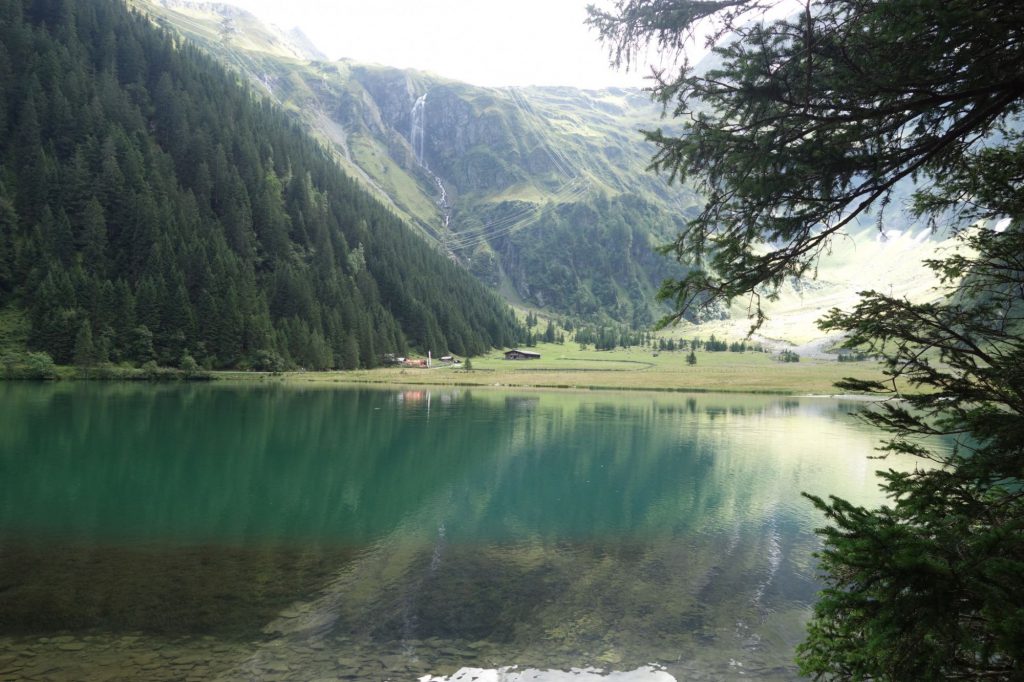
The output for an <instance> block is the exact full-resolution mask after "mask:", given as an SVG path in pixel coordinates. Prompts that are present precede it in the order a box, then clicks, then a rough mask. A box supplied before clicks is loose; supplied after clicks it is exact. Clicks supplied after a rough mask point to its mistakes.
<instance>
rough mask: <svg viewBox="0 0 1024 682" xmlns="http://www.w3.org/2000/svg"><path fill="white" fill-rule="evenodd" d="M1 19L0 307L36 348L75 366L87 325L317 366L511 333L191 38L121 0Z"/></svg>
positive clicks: (151, 350) (217, 358) (500, 339)
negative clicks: (19, 314)
mask: <svg viewBox="0 0 1024 682" xmlns="http://www.w3.org/2000/svg"><path fill="white" fill-rule="evenodd" d="M0 17H3V20H2V21H0V305H2V304H8V303H13V304H14V305H17V306H23V307H25V308H27V309H29V311H30V312H31V321H32V329H31V333H30V344H31V346H32V348H33V349H37V350H41V351H45V352H47V353H49V354H50V355H51V356H52V357H53V359H54V360H55V361H56V362H58V363H68V362H71V361H72V360H73V359H74V355H75V344H76V340H77V339H78V337H79V335H80V334H79V333H80V332H81V331H82V329H83V323H88V325H89V327H90V329H89V331H90V334H91V336H92V342H93V344H94V346H95V347H96V348H95V349H99V347H100V343H101V340H102V343H103V344H106V346H105V349H106V352H107V353H108V354H109V356H110V359H112V360H118V361H123V360H127V361H131V362H133V363H136V364H141V363H145V362H148V361H151V360H156V361H158V362H159V363H160V364H167V365H177V364H179V363H180V362H181V361H182V358H183V357H184V356H185V355H186V352H187V354H188V355H190V356H192V357H193V359H194V360H195V361H196V362H197V363H198V364H201V365H203V366H208V367H214V368H217V367H233V366H244V365H249V366H251V365H253V364H254V363H256V361H257V359H260V361H261V362H262V364H268V359H269V364H270V365H272V366H276V365H277V360H278V359H281V360H283V361H284V362H285V363H287V364H288V365H293V366H305V367H309V368H317V369H325V368H334V367H343V366H363V367H372V366H375V365H377V364H379V363H380V358H381V356H382V355H383V353H386V352H405V351H406V350H407V349H408V348H409V347H410V346H411V347H415V348H420V349H423V350H427V349H430V350H434V352H436V353H441V352H445V351H448V350H452V351H456V352H460V353H461V352H475V353H481V352H483V351H485V350H486V349H488V348H490V347H496V346H506V345H509V344H511V343H512V342H513V341H514V339H515V338H516V337H517V335H518V333H519V329H520V326H519V325H518V324H517V323H516V321H515V318H514V316H513V315H512V312H511V311H510V310H508V309H507V307H506V306H504V305H503V304H502V303H501V302H500V301H499V300H498V299H497V297H495V296H494V295H492V294H490V293H488V292H487V291H485V290H484V289H483V288H482V287H481V286H479V285H478V284H477V283H476V282H474V281H473V280H472V278H471V277H470V276H469V275H468V274H467V273H465V272H464V271H462V270H461V269H459V268H458V267H457V266H456V265H454V264H452V263H451V262H449V261H448V260H447V259H445V258H444V257H442V256H440V255H439V254H437V253H435V252H434V251H432V250H431V249H429V248H428V247H427V246H426V245H425V244H424V243H423V242H422V241H421V240H420V239H419V238H417V237H416V236H414V235H413V234H412V232H411V231H410V230H408V229H407V228H406V227H405V226H404V225H403V224H402V223H401V222H400V221H399V220H398V219H397V218H396V217H395V216H394V215H393V214H391V213H390V212H389V211H388V210H387V209H386V208H385V207H383V206H382V205H380V204H379V203H378V202H377V201H376V200H374V199H372V198H371V197H370V196H368V195H367V194H366V193H365V192H363V191H361V190H360V189H359V188H358V187H357V185H356V184H355V182H354V181H352V180H351V179H349V178H347V177H346V176H344V175H343V174H342V173H341V172H340V170H338V168H337V167H336V166H335V165H334V163H333V162H332V160H331V158H330V156H329V155H328V154H327V152H326V151H325V150H324V149H322V148H321V147H320V146H319V145H318V144H317V143H315V142H314V141H312V140H311V139H310V138H309V137H307V136H305V135H304V134H302V133H301V132H300V131H299V129H298V128H297V127H296V125H295V124H294V123H291V122H290V121H289V120H288V118H287V117H286V116H285V115H284V113H283V112H281V111H279V110H277V109H276V108H275V107H274V106H273V105H272V104H270V103H269V102H268V101H267V100H265V99H260V98H259V97H258V96H257V95H255V94H254V93H253V92H251V91H250V90H248V89H247V88H246V87H244V86H243V85H241V84H239V83H238V82H237V78H236V77H234V76H233V75H231V74H228V73H226V72H225V71H224V70H223V69H222V68H220V67H218V66H217V65H215V64H214V63H213V62H212V61H210V60H209V59H208V58H206V57H204V56H203V55H202V54H201V53H200V52H199V50H198V49H197V48H195V47H193V46H192V45H190V44H188V43H183V42H181V41H175V40H173V39H172V38H171V36H170V35H169V34H168V33H166V32H165V31H162V30H160V29H158V28H156V27H154V26H153V24H152V23H151V22H150V21H149V20H148V19H147V18H145V17H143V16H141V15H139V14H137V13H135V12H132V11H130V10H129V9H127V8H126V6H125V5H124V4H123V3H121V2H117V1H116V0H89V1H87V2H79V3H73V2H53V1H50V0H0ZM143 330H144V331H143ZM146 332H148V334H149V339H148V341H149V342H148V343H147V339H146ZM353 350H354V352H353ZM353 358H356V359H355V360H353Z"/></svg>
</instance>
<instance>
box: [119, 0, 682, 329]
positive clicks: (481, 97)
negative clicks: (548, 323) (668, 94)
mask: <svg viewBox="0 0 1024 682" xmlns="http://www.w3.org/2000/svg"><path fill="white" fill-rule="evenodd" d="M136 4H137V5H138V6H139V7H140V8H142V9H144V10H146V11H147V12H149V13H150V14H151V15H152V16H154V17H155V18H156V20H157V21H158V22H161V23H163V24H164V25H166V26H169V27H172V28H173V29H174V30H176V31H179V32H181V33H182V34H183V35H185V36H187V37H188V38H189V39H191V40H193V41H195V42H196V43H197V44H198V45H201V46H202V47H203V48H204V49H205V50H207V51H209V52H210V53H211V54H213V55H215V56H216V57H217V58H218V59H220V60H221V61H222V62H223V63H225V64H228V65H230V66H231V67H232V68H235V69H238V70H239V71H240V72H241V73H243V74H244V75H245V76H247V77H248V78H249V79H250V80H251V81H252V82H253V83H254V84H255V85H256V86H257V87H259V88H262V89H264V91H265V92H267V93H268V94H270V96H271V97H272V98H274V99H275V100H276V101H278V102H279V103H280V104H281V105H282V106H283V107H284V108H286V109H288V110H289V111H291V112H293V114H294V115H295V117H296V118H297V119H298V120H301V121H302V122H303V123H304V124H305V125H306V126H307V127H308V128H309V129H310V130H312V131H314V132H315V133H316V134H317V135H318V137H320V139H321V140H323V141H324V142H326V143H328V144H329V145H331V146H332V148H333V149H334V151H335V152H336V159H337V161H338V163H339V164H341V165H342V166H343V167H344V168H346V170H348V171H349V172H350V174H352V175H353V176H354V177H357V178H358V179H359V180H360V181H361V182H362V183H363V184H364V185H365V186H366V187H368V188H370V190H371V191H373V192H375V193H376V194H377V195H378V196H380V197H384V198H386V201H389V202H390V203H391V204H392V206H393V207H394V208H395V210H396V211H398V212H399V213H400V214H402V215H404V216H405V217H407V218H408V220H409V221H410V222H412V223H413V224H415V225H417V226H418V227H419V228H420V229H421V230H422V232H423V233H424V234H425V235H426V236H427V237H428V238H429V239H431V240H432V241H433V242H435V243H436V244H437V246H438V247H439V248H440V249H441V250H442V251H443V252H445V253H447V254H448V255H450V257H452V258H453V259H454V260H456V262H458V263H460V264H461V265H462V266H463V267H465V268H466V269H468V270H470V271H471V272H472V273H473V274H474V275H476V276H477V278H478V279H480V280H481V281H482V282H484V283H486V284H488V285H489V286H491V287H494V288H496V289H498V290H499V291H501V293H502V294H503V295H505V296H506V298H508V299H509V300H511V301H513V302H516V303H521V304H524V305H526V306H528V307H534V308H544V309H547V310H548V311H550V312H555V313H559V314H564V315H567V316H571V317H575V318H578V319H585V320H603V321H616V322H620V323H626V324H632V325H635V326H638V327H643V326H646V325H647V324H649V323H650V322H652V321H653V320H655V319H657V318H658V317H660V316H661V314H662V313H663V312H665V310H666V309H664V308H662V307H661V306H660V305H659V304H657V303H656V302H655V296H654V294H655V292H656V291H657V289H658V287H659V285H660V284H661V281H662V280H663V279H665V278H666V277H678V276H680V275H681V274H682V273H681V270H680V268H679V267H678V265H677V264H676V263H674V262H673V261H672V260H671V259H669V258H665V257H662V256H661V255H659V254H657V253H656V252H655V248H656V247H657V246H659V245H661V244H664V243H666V242H668V241H671V239H672V238H673V237H674V236H675V234H676V233H677V232H678V231H679V228H680V224H681V223H680V221H681V220H682V219H683V217H684V216H685V215H686V211H687V209H688V208H690V207H691V206H694V205H695V204H696V197H695V196H694V195H693V193H692V192H689V191H688V190H686V189H685V188H680V187H678V186H671V187H670V186H668V185H667V184H666V183H665V181H664V179H663V178H659V177H657V176H654V175H652V174H650V173H647V172H646V171H645V169H646V166H647V164H648V163H649V159H650V155H651V153H652V150H653V148H652V147H650V146H648V145H646V144H644V143H642V141H641V137H640V135H639V132H638V131H639V129H641V128H650V127H656V126H657V125H659V123H660V107H659V106H658V105H656V104H654V103H652V102H651V100H650V98H649V96H648V95H647V94H645V93H643V92H641V91H640V90H629V89H612V90H601V91H589V90H588V91H584V90H577V89H574V88H534V87H530V88H482V87H475V86H471V85H467V84H464V83H458V82H454V81H450V80H446V79H443V78H440V77H437V76H434V75H431V74H426V73H422V72H418V71H405V70H398V69H392V68H387V67H379V66H370V65H365V64H359V63H355V62H351V61H347V60H341V61H337V62H326V61H322V60H321V58H320V56H319V55H317V54H315V53H313V52H312V51H311V49H312V48H310V47H309V46H308V42H307V41H305V40H304V39H303V38H302V37H301V35H296V34H294V33H292V34H286V33H284V32H282V31H280V30H276V29H273V28H271V27H267V26H265V25H263V24H261V23H260V22H259V21H258V20H257V19H256V18H255V17H253V16H252V15H249V14H247V13H245V12H242V11H240V10H238V9H236V8H233V7H228V6H224V5H219V4H216V3H202V2H182V1H181V0H136ZM467 58H472V57H471V56H467Z"/></svg>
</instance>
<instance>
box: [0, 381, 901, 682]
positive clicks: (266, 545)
mask: <svg viewBox="0 0 1024 682" xmlns="http://www.w3.org/2000/svg"><path fill="white" fill-rule="evenodd" d="M858 408H859V406H858V405H856V404H853V403H844V402H840V401H834V400H826V399H799V400H798V399H783V398H762V397H750V396H714V395H701V396H697V397H687V396H680V395H672V396H665V395H638V394H632V395H617V394H608V393H584V394H570V393H540V392H537V393H520V394H511V393H500V392H492V391H459V390H436V389H430V390H412V391H381V390H353V389H337V390H335V389H325V388H306V389H303V388H284V387H279V386H278V387H274V386H267V387H263V386H253V385H248V386H226V385H213V386H135V385H103V384H100V385H89V384H72V385H66V384H65V385H21V384H13V385H12V384H0V678H4V679H7V678H20V679H97V680H99V679H104V680H106V679H154V680H159V679H188V678H190V677H191V678H193V679H225V680H233V679H268V680H277V679H295V680H310V679H417V678H418V677H420V676H423V675H427V674H431V675H437V676H441V675H451V674H453V673H454V672H455V671H457V670H459V669H460V668H463V667H476V668H482V669H494V668H498V667H501V666H510V665H519V666H522V667H526V668H536V669H549V668H551V669H562V670H568V669H570V668H584V667H587V666H592V667H597V668H601V669H604V670H606V671H610V670H622V671H628V670H635V669H637V668H640V667H642V666H645V665H647V664H656V665H657V666H660V668H659V670H661V671H663V672H666V673H669V674H671V675H673V676H675V678H676V679H678V680H690V679H695V680H699V679H748V678H760V679H792V678H794V677H795V670H794V669H793V667H792V664H791V663H790V661H791V657H792V649H793V647H794V646H795V645H796V643H797V642H799V641H800V640H801V639H802V637H803V629H802V628H803V624H804V622H805V621H806V619H807V617H808V614H809V607H810V604H811V603H812V602H813V600H814V595H815V591H816V589H817V583H816V580H815V574H814V561H813V557H812V552H813V551H814V550H815V549H816V547H817V540H816V538H815V536H814V534H813V528H814V527H815V526H816V525H817V524H818V523H820V519H819V518H818V517H817V515H816V513H815V512H814V511H813V510H812V508H811V506H810V504H809V503H808V502H806V501H805V500H804V499H803V498H801V497H800V494H799V493H800V491H809V492H812V493H816V494H822V495H824V494H838V495H841V496H844V497H846V498H848V499H850V500H854V501H858V502H862V503H870V504H873V503H878V502H880V501H881V498H880V497H879V494H878V492H877V490H876V487H875V483H874V479H873V473H872V472H873V471H874V469H875V468H878V463H877V462H873V461H870V460H868V459H867V457H868V456H869V455H871V454H872V452H873V447H874V446H875V442H876V439H877V434H876V433H874V432H872V431H871V430H870V429H867V428H866V427H864V426H862V425H860V424H858V423H857V422H856V421H855V420H853V419H852V418H851V417H850V414H851V413H852V412H853V411H855V410H856V409H858ZM903 464H905V465H906V466H908V467H909V466H912V464H913V463H912V462H906V463H903ZM900 465H901V463H900V462H898V461H894V460H890V461H889V462H887V463H886V466H895V467H896V468H899V466H900Z"/></svg>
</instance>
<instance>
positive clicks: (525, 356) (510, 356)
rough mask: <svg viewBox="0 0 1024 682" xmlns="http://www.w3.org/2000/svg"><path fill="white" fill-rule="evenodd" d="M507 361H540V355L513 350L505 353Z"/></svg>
mask: <svg viewBox="0 0 1024 682" xmlns="http://www.w3.org/2000/svg"><path fill="white" fill-rule="evenodd" d="M505 359H506V360H540V353H534V352H533V351H528V350H519V349H518V348H513V349H512V350H507V351H505Z"/></svg>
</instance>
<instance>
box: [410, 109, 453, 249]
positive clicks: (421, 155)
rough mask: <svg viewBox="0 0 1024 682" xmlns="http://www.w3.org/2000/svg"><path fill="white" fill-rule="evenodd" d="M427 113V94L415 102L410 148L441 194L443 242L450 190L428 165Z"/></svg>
mask: <svg viewBox="0 0 1024 682" xmlns="http://www.w3.org/2000/svg"><path fill="white" fill-rule="evenodd" d="M426 113H427V93H423V94H422V95H420V96H419V97H418V98H416V101H415V102H413V105H412V111H411V112H410V119H411V123H410V126H409V146H411V147H412V153H413V155H414V156H415V157H416V164H417V165H418V166H419V167H420V168H422V169H423V170H425V171H427V173H428V174H430V177H432V178H433V179H434V184H436V185H437V189H438V192H439V195H440V196H439V198H438V200H437V205H438V207H439V208H440V209H441V216H442V223H443V227H444V229H445V233H444V234H443V235H442V241H443V240H444V239H445V238H446V237H447V230H448V224H449V223H450V222H451V219H452V210H451V206H449V205H448V190H446V189H445V187H444V183H443V182H442V181H441V178H440V176H438V175H437V174H436V173H434V172H433V171H432V170H430V166H428V165H427V158H426V141H427V124H426Z"/></svg>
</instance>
